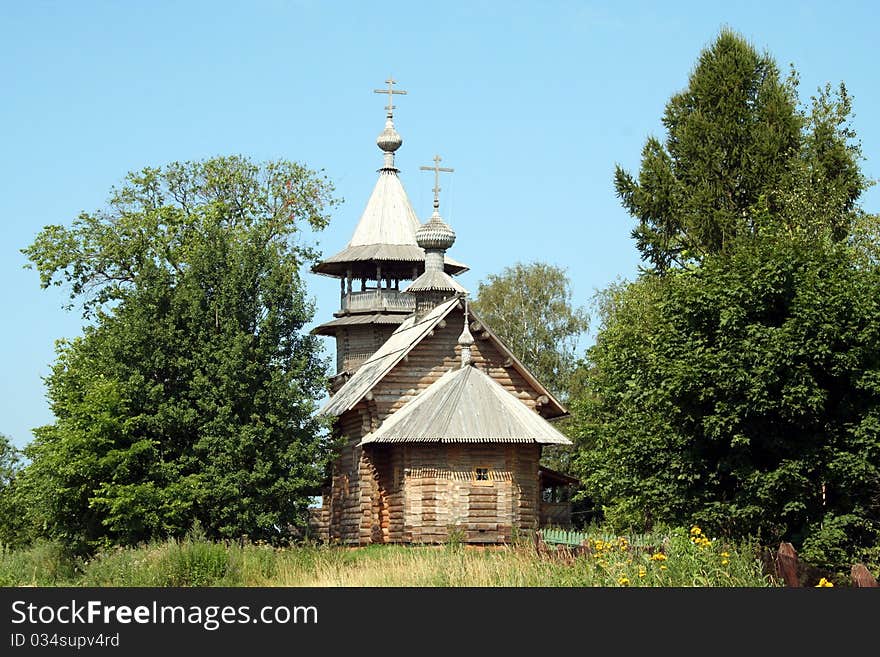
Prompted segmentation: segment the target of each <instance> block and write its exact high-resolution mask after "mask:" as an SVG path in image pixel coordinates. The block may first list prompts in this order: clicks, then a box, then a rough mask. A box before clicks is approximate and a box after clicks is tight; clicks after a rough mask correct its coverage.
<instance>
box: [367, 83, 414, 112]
mask: <svg viewBox="0 0 880 657" xmlns="http://www.w3.org/2000/svg"><path fill="white" fill-rule="evenodd" d="M385 84H387V85H388V88H387V89H373V93H374V94H388V104H387V105H386V106H385V109H386V110H387V112H388V118H389V119H390V118H393V116H394V110H395V109H397V108H396V106H395V105H394V94H399V95H401V96H405V95H406V92H405V91H403V90H402V89H395V88H394V85H395V84H397V80H395V79H394V78H393V77H392V76H390V75H389V76H388V79H387V80H385Z"/></svg>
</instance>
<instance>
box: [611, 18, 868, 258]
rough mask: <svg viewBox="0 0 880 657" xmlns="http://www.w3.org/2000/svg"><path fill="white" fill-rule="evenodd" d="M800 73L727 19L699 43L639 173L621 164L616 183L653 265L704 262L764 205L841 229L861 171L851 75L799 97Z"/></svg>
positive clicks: (746, 230) (753, 223) (801, 223)
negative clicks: (786, 71) (783, 70)
mask: <svg viewBox="0 0 880 657" xmlns="http://www.w3.org/2000/svg"><path fill="white" fill-rule="evenodd" d="M797 86H798V77H797V74H796V73H795V72H794V71H792V74H791V75H790V76H789V78H788V79H787V80H782V79H781V77H780V74H779V70H778V68H777V66H776V63H775V62H774V60H773V59H772V57H771V56H770V55H769V54H766V53H764V54H762V53H758V52H757V51H756V50H755V49H754V48H753V47H752V46H751V45H750V44H749V43H748V42H747V41H746V40H745V39H743V38H742V37H740V36H739V35H737V34H735V33H734V32H732V31H730V30H724V31H722V32H721V33H720V34H719V36H718V37H717V39H716V40H715V41H714V42H713V43H712V44H711V45H710V46H709V47H708V48H706V49H705V50H703V52H702V53H701V54H700V57H699V61H698V62H697V65H696V67H695V68H694V70H693V72H692V73H691V76H690V80H689V84H688V87H687V88H686V89H685V90H684V91H682V92H680V93H678V94H675V95H674V96H672V98H671V99H670V100H669V102H668V103H667V105H666V110H665V112H664V115H663V126H664V128H665V129H666V140H665V143H661V142H660V141H659V140H658V139H657V138H655V137H651V138H649V139H648V140H647V142H646V144H645V147H644V149H643V151H642V162H641V170H640V172H639V175H638V180H636V179H635V178H634V177H633V176H632V175H631V174H630V173H628V172H626V171H624V170H623V169H622V168H621V167H619V166H618V167H617V168H616V171H615V179H614V183H615V188H616V191H617V194H618V196H619V197H620V198H621V200H622V203H623V205H624V207H625V208H626V209H627V210H628V211H629V212H630V214H631V215H632V216H633V217H635V218H636V219H637V220H638V225H637V226H636V228H635V229H634V230H633V237H634V239H635V240H636V244H637V247H638V249H639V251H640V252H641V254H642V257H643V259H644V260H646V261H647V262H648V263H649V264H650V265H651V267H653V269H654V270H656V271H658V272H661V273H662V272H665V271H666V270H668V269H669V268H670V267H674V266H683V265H686V264H687V263H693V262H700V261H701V260H702V259H703V258H704V257H705V256H706V255H709V254H712V253H717V252H719V251H721V250H723V249H724V248H725V246H726V245H728V244H730V243H731V242H732V240H735V238H736V237H737V236H741V235H743V234H751V233H754V232H755V231H756V230H757V229H758V228H759V227H760V225H759V223H758V217H759V216H766V215H767V214H768V213H769V214H771V215H772V216H774V217H775V218H776V220H777V221H785V222H786V223H787V224H788V228H789V231H790V232H799V231H803V230H805V229H806V230H810V231H812V232H815V228H816V226H815V224H816V222H817V221H820V220H821V221H820V224H823V225H824V226H825V227H829V228H831V229H833V232H834V235H835V236H836V237H837V238H838V239H839V238H841V237H843V236H844V235H845V233H846V230H847V227H848V223H849V221H850V217H849V214H850V213H851V212H852V211H853V209H854V207H855V202H856V200H857V199H858V197H859V195H860V193H861V191H862V190H863V189H864V186H865V179H864V178H863V176H862V175H861V173H860V171H859V168H858V165H857V160H858V158H859V156H860V150H859V146H858V144H856V143H854V142H853V141H852V137H853V136H854V134H853V132H852V129H851V128H850V127H849V116H850V111H851V98H850V97H849V95H848V94H847V91H846V87H845V86H844V85H842V84H841V85H840V87H839V89H838V90H837V91H836V92H833V91H832V89H831V88H830V87H826V88H825V89H823V90H820V92H819V94H818V95H817V96H816V97H814V98H813V99H812V106H811V108H810V109H809V111H808V110H806V109H800V108H799V107H798V97H797Z"/></svg>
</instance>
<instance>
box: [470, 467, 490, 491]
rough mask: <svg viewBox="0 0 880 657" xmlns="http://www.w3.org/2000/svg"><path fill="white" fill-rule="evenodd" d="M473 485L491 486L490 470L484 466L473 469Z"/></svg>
mask: <svg viewBox="0 0 880 657" xmlns="http://www.w3.org/2000/svg"><path fill="white" fill-rule="evenodd" d="M474 483H475V484H477V485H478V486H491V485H492V470H491V469H490V468H487V467H484V466H478V467H476V468H474Z"/></svg>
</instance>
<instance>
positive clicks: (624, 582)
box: [617, 577, 629, 586]
mask: <svg viewBox="0 0 880 657" xmlns="http://www.w3.org/2000/svg"><path fill="white" fill-rule="evenodd" d="M617 583H618V584H620V585H621V586H629V579H627V578H626V577H621V578H619V579H618V580H617Z"/></svg>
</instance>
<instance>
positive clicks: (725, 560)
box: [721, 559, 730, 566]
mask: <svg viewBox="0 0 880 657" xmlns="http://www.w3.org/2000/svg"><path fill="white" fill-rule="evenodd" d="M729 563H730V561H729V560H727V559H722V560H721V565H722V566H726V565H727V564H729Z"/></svg>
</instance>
